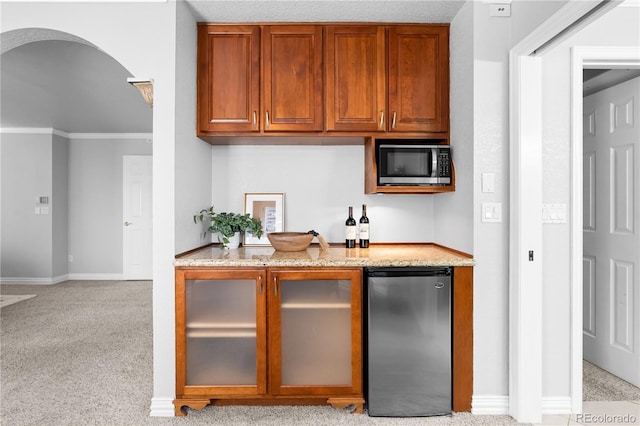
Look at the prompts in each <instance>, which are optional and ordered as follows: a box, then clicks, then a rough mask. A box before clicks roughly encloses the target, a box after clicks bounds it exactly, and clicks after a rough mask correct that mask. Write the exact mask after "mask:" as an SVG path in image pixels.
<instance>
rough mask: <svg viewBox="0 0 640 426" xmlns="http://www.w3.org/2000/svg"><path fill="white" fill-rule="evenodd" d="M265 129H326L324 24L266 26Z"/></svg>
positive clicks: (263, 35) (263, 52)
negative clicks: (324, 107) (322, 25)
mask: <svg viewBox="0 0 640 426" xmlns="http://www.w3.org/2000/svg"><path fill="white" fill-rule="evenodd" d="M262 39H263V44H262V56H263V77H264V78H263V83H264V84H263V90H264V109H263V120H264V130H265V131H267V132H269V131H322V127H323V118H322V117H323V114H322V110H323V108H322V106H323V103H322V27H321V26H317V25H316V26H314V25H307V26H287V25H285V26H265V27H264V28H263V33H262Z"/></svg>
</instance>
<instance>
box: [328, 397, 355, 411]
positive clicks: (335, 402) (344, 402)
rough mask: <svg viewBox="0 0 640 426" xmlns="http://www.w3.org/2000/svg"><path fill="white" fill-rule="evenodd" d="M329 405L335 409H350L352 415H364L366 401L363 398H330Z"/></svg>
mask: <svg viewBox="0 0 640 426" xmlns="http://www.w3.org/2000/svg"><path fill="white" fill-rule="evenodd" d="M327 404H329V405H331V406H332V407H333V408H339V409H345V408H347V409H349V411H351V412H352V413H357V414H362V411H363V406H364V399H362V398H329V399H327Z"/></svg>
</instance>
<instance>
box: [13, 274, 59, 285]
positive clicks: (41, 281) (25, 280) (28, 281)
mask: <svg viewBox="0 0 640 426" xmlns="http://www.w3.org/2000/svg"><path fill="white" fill-rule="evenodd" d="M68 279H69V277H68V275H60V276H57V277H53V278H34V277H2V278H0V284H24V285H52V284H58V283H61V282H63V281H67V280H68Z"/></svg>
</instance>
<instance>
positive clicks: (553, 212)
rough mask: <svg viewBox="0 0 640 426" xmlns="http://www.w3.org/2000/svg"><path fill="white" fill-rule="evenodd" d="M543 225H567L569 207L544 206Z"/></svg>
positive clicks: (558, 205)
mask: <svg viewBox="0 0 640 426" xmlns="http://www.w3.org/2000/svg"><path fill="white" fill-rule="evenodd" d="M542 223H567V205H566V204H543V205H542Z"/></svg>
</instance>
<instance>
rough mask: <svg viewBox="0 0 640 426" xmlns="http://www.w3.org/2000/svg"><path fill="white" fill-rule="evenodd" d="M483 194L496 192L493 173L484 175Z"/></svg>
mask: <svg viewBox="0 0 640 426" xmlns="http://www.w3.org/2000/svg"><path fill="white" fill-rule="evenodd" d="M482 192H496V184H495V175H494V174H493V173H483V174H482Z"/></svg>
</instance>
